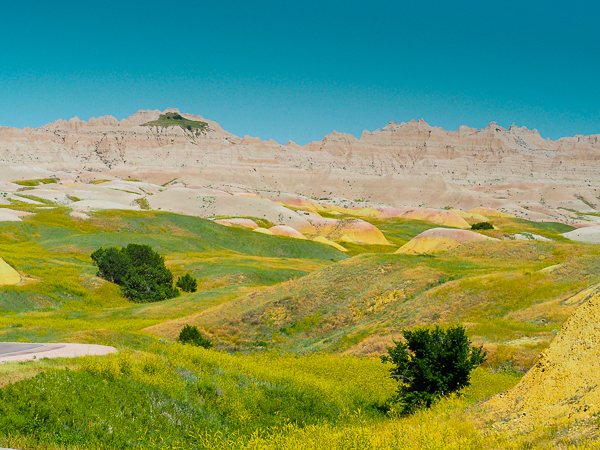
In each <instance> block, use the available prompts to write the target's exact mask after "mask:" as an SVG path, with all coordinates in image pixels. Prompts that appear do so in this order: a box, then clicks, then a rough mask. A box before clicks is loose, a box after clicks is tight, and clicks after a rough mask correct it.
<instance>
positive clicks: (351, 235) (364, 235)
mask: <svg viewBox="0 0 600 450" xmlns="http://www.w3.org/2000/svg"><path fill="white" fill-rule="evenodd" d="M327 237H328V238H329V239H332V240H334V241H346V242H352V243H354V244H366V245H391V244H390V243H389V242H388V240H387V239H386V238H385V236H384V235H383V233H382V232H381V231H379V228H377V227H376V226H374V225H371V224H370V223H369V222H365V221H364V220H361V219H345V220H340V221H339V222H338V224H337V226H336V227H335V228H334V229H333V231H332V232H331V233H329V236H327Z"/></svg>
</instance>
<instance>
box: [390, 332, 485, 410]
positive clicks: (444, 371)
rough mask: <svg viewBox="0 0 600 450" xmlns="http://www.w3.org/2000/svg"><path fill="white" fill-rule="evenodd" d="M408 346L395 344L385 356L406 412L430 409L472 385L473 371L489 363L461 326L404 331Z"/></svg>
mask: <svg viewBox="0 0 600 450" xmlns="http://www.w3.org/2000/svg"><path fill="white" fill-rule="evenodd" d="M402 334H403V336H404V339H405V341H406V343H404V342H396V341H394V344H395V347H388V353H389V354H388V355H384V356H382V357H381V360H382V361H383V362H384V363H386V362H390V363H392V364H393V365H394V367H393V368H392V369H391V370H390V372H391V376H392V378H395V379H396V381H398V382H399V383H400V386H399V388H398V391H397V394H398V397H399V400H400V403H401V404H402V407H403V408H402V409H403V412H404V413H410V412H413V411H414V410H416V409H417V408H420V407H423V406H425V407H430V406H431V404H432V403H433V402H434V401H435V400H436V399H438V398H440V397H444V396H447V395H448V394H451V393H453V392H457V391H459V390H461V389H462V388H464V387H467V386H469V385H470V384H471V383H470V377H471V371H472V370H473V369H475V368H476V367H477V366H479V365H480V364H481V363H482V362H484V361H485V359H486V358H485V357H486V353H485V351H483V348H482V347H471V341H470V340H469V338H468V337H467V335H466V334H465V329H464V327H462V326H461V325H456V326H452V327H450V328H448V329H447V330H444V329H442V328H440V327H439V326H437V325H436V327H435V328H434V329H433V330H430V329H427V328H416V329H414V330H413V331H411V330H403V331H402Z"/></svg>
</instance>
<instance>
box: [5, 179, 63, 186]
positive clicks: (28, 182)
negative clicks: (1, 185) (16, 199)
mask: <svg viewBox="0 0 600 450" xmlns="http://www.w3.org/2000/svg"><path fill="white" fill-rule="evenodd" d="M56 182H57V179H56V178H37V179H35V180H17V181H13V183H15V184H19V185H21V186H39V185H41V184H52V183H56Z"/></svg>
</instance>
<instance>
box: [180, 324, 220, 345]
mask: <svg viewBox="0 0 600 450" xmlns="http://www.w3.org/2000/svg"><path fill="white" fill-rule="evenodd" d="M177 341H178V342H181V343H182V344H190V345H195V346H196V347H204V348H212V346H213V343H212V342H211V341H210V339H208V338H206V337H204V336H203V335H202V333H200V331H199V330H198V327H197V326H196V325H194V326H190V325H185V326H184V327H183V328H182V329H181V331H180V332H179V337H178V338H177Z"/></svg>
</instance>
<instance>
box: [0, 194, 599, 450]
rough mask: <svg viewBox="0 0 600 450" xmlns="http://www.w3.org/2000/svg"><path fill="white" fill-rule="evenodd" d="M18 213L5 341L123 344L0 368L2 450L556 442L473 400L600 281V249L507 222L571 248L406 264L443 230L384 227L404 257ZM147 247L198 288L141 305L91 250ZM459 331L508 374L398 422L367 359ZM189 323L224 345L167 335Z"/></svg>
mask: <svg viewBox="0 0 600 450" xmlns="http://www.w3.org/2000/svg"><path fill="white" fill-rule="evenodd" d="M11 207H12V208H17V209H22V210H24V211H30V212H35V214H34V215H32V216H28V217H25V218H24V221H23V222H5V223H0V256H2V257H3V258H4V259H5V260H6V261H7V262H8V263H9V264H10V265H12V266H13V267H15V268H16V269H17V270H18V271H19V272H20V273H21V274H22V275H24V276H25V279H26V282H25V283H23V284H21V285H17V286H3V287H0V340H3V341H37V342H49V341H53V342H79V343H97V344H108V345H114V346H116V347H117V348H118V349H119V350H120V351H121V353H120V354H119V355H113V356H109V357H98V358H83V359H75V360H52V361H34V362H30V363H23V364H9V365H0V386H5V387H3V388H2V389H0V446H9V447H10V446H12V447H14V448H61V446H63V447H65V448H101V447H102V448H136V447H137V448H152V447H156V448H223V449H225V448H240V449H241V448H252V449H260V448H264V449H272V448H277V449H279V448H289V449H296V448H328V449H336V448H339V449H345V448H356V449H363V448H372V449H376V448H377V449H378V448H384V449H385V448H390V449H392V448H449V449H450V448H482V449H483V448H527V447H526V445H531V446H535V445H539V446H540V448H543V447H544V446H546V445H545V443H547V442H548V441H547V440H541V441H535V440H534V441H533V444H530V443H528V442H529V441H527V439H529V438H515V439H513V438H509V437H506V436H505V435H503V434H502V433H494V434H489V433H488V434H486V433H484V432H482V431H480V430H479V429H478V428H477V427H475V426H474V424H473V423H472V419H471V415H470V414H471V413H472V411H474V410H473V409H472V408H475V410H476V408H478V407H477V405H476V402H478V401H479V400H481V399H483V398H485V397H488V396H489V395H492V394H494V393H495V392H499V391H503V390H506V389H508V388H510V387H511V386H513V385H514V384H515V383H516V382H517V381H518V379H519V376H520V371H522V370H525V369H527V368H528V367H530V366H531V364H532V363H533V362H534V361H535V358H536V356H537V355H538V354H539V352H540V351H542V350H543V349H544V348H545V347H547V346H548V344H549V342H550V341H551V340H552V338H553V336H554V332H553V330H556V329H559V328H560V326H561V324H562V323H563V322H564V321H565V320H566V318H567V317H568V316H569V315H570V314H571V313H572V312H573V311H574V309H575V308H576V305H575V306H569V305H565V304H564V303H563V300H564V299H566V298H568V297H569V296H570V295H572V294H574V293H576V292H578V291H580V290H581V289H583V288H585V287H587V286H590V285H591V284H594V283H597V282H599V281H600V247H599V246H593V245H585V244H579V243H574V242H569V241H566V240H559V233H562V232H564V231H568V230H569V229H570V227H567V226H564V225H562V224H552V223H544V224H536V223H534V222H529V221H520V220H518V219H501V220H498V223H496V222H495V224H496V226H498V228H500V229H499V230H494V231H493V233H496V234H497V235H498V236H499V237H500V236H503V235H510V234H511V233H513V232H522V231H528V232H535V233H538V234H543V235H545V236H548V237H551V238H553V239H555V241H553V242H518V241H511V240H504V241H498V242H483V243H475V244H469V245H464V246H460V247H458V248H456V249H454V250H451V251H448V252H443V253H439V254H436V255H434V256H407V255H395V254H391V252H393V251H395V250H396V248H397V247H398V246H399V245H402V243H404V242H407V241H408V240H409V239H411V238H412V237H414V236H415V235H416V234H419V233H421V232H422V231H425V230H426V229H429V228H431V227H433V226H435V225H433V224H431V223H427V222H421V221H406V220H392V219H390V220H388V219H386V220H376V219H367V220H369V221H371V222H372V223H374V224H376V226H378V227H379V228H380V229H381V230H382V232H383V233H384V234H385V235H386V237H387V238H388V239H389V240H390V241H391V242H393V243H394V244H395V245H393V246H361V245H352V244H347V243H344V245H346V246H347V247H348V248H349V250H350V252H348V253H349V254H344V253H343V252H339V251H338V250H336V249H334V248H332V247H330V246H326V245H322V244H318V243H315V242H311V241H302V240H297V239H291V238H287V237H280V236H266V235H262V234H259V233H254V232H252V231H250V230H247V229H243V228H236V227H224V226H221V225H218V224H215V223H214V222H212V221H210V220H204V219H200V218H197V217H189V216H182V215H177V214H171V213H162V212H151V211H105V212H99V213H94V214H91V218H90V220H86V221H81V220H76V219H72V218H71V217H70V216H69V212H70V210H69V209H67V208H64V207H60V206H58V207H56V208H54V209H52V210H40V209H38V208H37V207H35V206H31V205H18V206H14V205H12V206H11ZM130 242H135V243H144V244H148V245H151V246H152V247H153V248H154V249H155V250H157V251H158V252H159V253H160V254H162V255H164V256H165V260H166V264H167V266H168V267H169V268H170V270H172V272H173V273H174V275H175V277H178V276H180V275H183V274H184V273H188V272H189V273H191V274H192V275H193V276H194V277H196V278H197V279H198V281H199V291H198V292H195V293H193V294H189V295H184V296H181V297H179V298H175V299H171V300H168V301H163V302H158V303H154V304H141V305H140V304H132V303H129V302H128V301H127V300H126V299H124V298H123V297H122V296H121V294H120V290H119V288H118V287H117V286H116V285H114V284H111V283H107V282H104V281H103V280H100V279H99V278H98V277H96V270H97V269H96V267H95V266H94V265H93V264H92V262H91V260H90V258H89V254H90V253H91V252H92V251H93V250H96V249H97V248H99V247H103V246H106V245H118V246H125V245H126V244H128V243H130ZM549 266H557V267H556V269H555V270H553V271H550V272H548V271H546V272H541V269H544V268H546V267H549ZM455 322H460V323H463V324H465V325H466V326H467V329H468V333H469V335H470V337H471V338H472V339H473V340H474V341H475V342H477V343H481V344H483V345H484V346H485V348H486V349H487V350H488V351H489V356H490V365H491V366H492V367H493V368H496V369H499V370H504V372H501V373H491V372H487V371H485V370H483V369H478V370H477V371H476V372H475V374H474V378H473V381H474V384H473V386H472V387H471V388H469V389H467V390H466V391H465V393H464V394H465V395H464V397H462V398H450V399H445V400H443V401H442V402H440V403H439V404H438V405H436V407H435V408H433V409H432V410H430V411H425V412H422V413H418V414H417V415H415V416H413V417H409V418H403V417H398V416H397V415H395V414H394V412H393V406H392V409H391V412H390V413H387V414H386V413H385V411H386V410H389V407H390V405H389V404H387V401H388V400H389V398H390V396H391V394H392V393H393V391H394V389H395V385H394V382H393V381H392V380H390V379H389V378H386V373H387V368H386V367H385V366H384V365H382V364H381V363H380V362H379V361H378V359H376V358H370V357H369V355H377V354H380V353H382V352H384V351H385V347H386V345H389V344H391V339H392V338H393V337H398V336H399V333H400V330H401V329H402V328H405V327H412V326H415V325H433V324H436V323H440V324H449V323H455ZM185 324H191V325H198V326H199V328H200V329H201V331H202V332H203V334H204V333H205V334H206V335H207V336H209V337H210V338H211V340H214V341H215V342H216V348H217V350H212V351H205V350H202V349H193V348H189V347H183V346H180V345H167V344H159V343H157V339H158V338H159V337H163V338H167V339H169V340H174V338H175V337H176V336H177V334H178V333H179V330H180V329H181V328H182V327H183V325H185ZM342 355H346V356H342ZM351 355H355V356H351ZM66 367H68V368H69V370H68V371H67V370H66V369H65V368H66ZM32 377H33V378H32ZM26 378H27V379H29V380H28V381H26V380H25V379H26ZM17 399H18V400H17ZM102 399H106V400H105V401H103V400H102ZM101 400H102V401H101ZM474 404H475V406H472V405H474ZM36 416H37V417H36ZM134 418H135V420H134ZM111 430H112V431H111ZM535 439H538V438H535ZM540 439H541V438H540ZM543 439H546V438H545V437H544V438H543ZM548 439H550V438H548ZM550 441H551V439H550ZM310 442H312V443H313V444H314V445H313V444H310ZM540 442H541V443H540ZM311 445H313V446H312V447H311ZM302 446H304V447H302ZM530 448H531V447H530Z"/></svg>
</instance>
